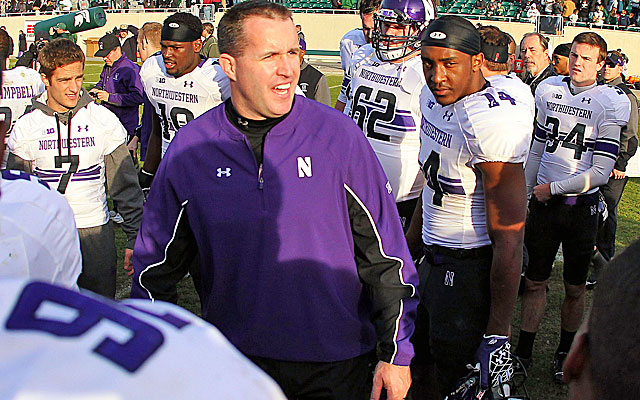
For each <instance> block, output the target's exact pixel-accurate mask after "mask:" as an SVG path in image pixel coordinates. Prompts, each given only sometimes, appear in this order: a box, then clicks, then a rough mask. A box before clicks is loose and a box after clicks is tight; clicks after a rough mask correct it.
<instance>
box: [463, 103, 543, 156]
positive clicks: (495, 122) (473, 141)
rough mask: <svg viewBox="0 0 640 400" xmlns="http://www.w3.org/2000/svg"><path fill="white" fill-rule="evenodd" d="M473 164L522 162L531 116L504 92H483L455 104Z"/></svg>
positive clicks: (528, 138)
mask: <svg viewBox="0 0 640 400" xmlns="http://www.w3.org/2000/svg"><path fill="white" fill-rule="evenodd" d="M455 109H456V115H457V117H458V122H459V124H460V127H461V128H462V131H463V132H464V137H465V140H466V143H467V146H468V147H469V151H470V153H471V156H472V158H471V163H472V164H473V165H475V164H478V163H482V162H504V163H524V162H525V160H526V158H527V154H528V151H529V145H530V143H531V135H532V130H533V116H532V115H531V113H530V111H529V107H528V105H526V104H520V103H519V102H517V101H516V100H514V99H513V98H511V97H510V96H508V94H506V92H503V91H484V92H483V93H482V94H477V95H475V96H472V97H470V98H469V99H467V100H466V101H464V102H461V103H458V104H456V106H455Z"/></svg>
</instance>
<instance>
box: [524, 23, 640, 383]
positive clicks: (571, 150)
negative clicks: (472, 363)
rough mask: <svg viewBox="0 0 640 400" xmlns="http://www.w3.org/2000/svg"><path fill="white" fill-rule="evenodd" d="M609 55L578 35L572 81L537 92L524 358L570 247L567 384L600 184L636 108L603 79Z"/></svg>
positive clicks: (557, 359)
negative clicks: (554, 272)
mask: <svg viewBox="0 0 640 400" xmlns="http://www.w3.org/2000/svg"><path fill="white" fill-rule="evenodd" d="M606 55H607V43H606V42H605V41H604V39H602V37H600V36H599V35H598V34H596V33H593V32H584V33H580V34H578V35H577V36H576V37H575V38H574V39H573V42H572V45H571V52H570V53H569V77H565V76H555V77H551V78H548V79H546V80H544V81H543V82H541V83H540V85H539V86H538V88H537V90H536V95H535V98H536V107H537V112H538V114H537V117H536V128H535V137H534V142H533V146H532V148H531V154H530V156H529V159H528V161H527V165H526V177H527V189H528V192H529V193H533V195H532V197H531V202H530V205H529V210H530V214H529V218H528V222H527V231H526V235H525V243H526V246H527V249H528V251H529V265H528V267H527V270H526V272H525V277H526V279H525V291H524V294H523V298H522V326H521V330H520V337H519V341H518V346H517V349H516V355H517V356H518V357H520V358H522V359H525V360H527V359H530V358H531V354H532V350H533V343H534V340H535V336H536V332H537V330H538V326H539V325H540V321H541V320H542V317H543V316H544V309H545V305H546V287H547V283H548V281H549V277H550V275H551V269H552V267H553V263H554V261H555V256H556V253H557V251H558V247H559V246H560V243H562V249H563V257H564V267H563V269H564V270H563V279H564V286H565V298H564V303H563V305H562V315H561V329H560V344H559V345H558V349H557V350H556V353H555V356H554V363H553V373H554V377H555V380H556V381H557V382H559V383H561V382H562V364H563V362H564V359H565V358H566V356H567V353H568V352H569V348H570V347H571V343H572V341H573V337H574V336H575V333H576V331H577V330H578V327H579V326H580V321H581V320H582V314H583V311H584V301H585V296H584V294H585V281H586V279H587V269H588V267H589V260H590V258H591V254H592V252H593V249H594V245H595V243H596V234H597V232H598V202H599V199H598V186H601V185H604V184H605V183H607V181H608V179H609V176H610V175H611V171H612V170H613V167H614V163H615V161H616V155H617V154H618V149H619V144H620V130H621V127H623V126H624V125H626V124H627V122H628V120H629V113H630V108H631V107H630V104H629V98H628V97H627V96H626V94H625V93H624V92H623V91H622V90H621V89H620V88H617V87H613V86H609V85H598V84H597V82H596V77H597V74H598V71H599V70H600V69H602V67H603V66H604V63H605V57H606ZM525 365H526V363H525Z"/></svg>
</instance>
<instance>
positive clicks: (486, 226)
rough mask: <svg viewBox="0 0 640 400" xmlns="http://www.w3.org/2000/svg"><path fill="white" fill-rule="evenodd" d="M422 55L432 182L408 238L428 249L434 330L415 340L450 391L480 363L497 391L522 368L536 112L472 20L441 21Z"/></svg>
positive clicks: (425, 164)
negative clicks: (514, 338)
mask: <svg viewBox="0 0 640 400" xmlns="http://www.w3.org/2000/svg"><path fill="white" fill-rule="evenodd" d="M421 56H422V62H423V69H424V74H425V79H426V82H427V86H426V87H424V88H423V90H422V94H421V98H420V105H421V110H422V123H421V127H420V135H421V147H420V158H419V160H420V165H421V166H422V171H423V172H424V175H425V176H426V178H427V186H425V188H424V190H423V194H422V198H421V202H420V203H419V206H418V207H416V212H415V214H414V217H413V220H412V222H411V225H410V227H409V231H408V232H407V241H408V243H409V246H410V248H411V250H412V254H414V255H416V254H419V253H420V251H421V250H422V249H424V256H425V257H424V261H423V263H422V264H421V265H420V267H419V269H418V271H419V273H420V284H421V288H420V291H421V300H422V304H423V305H424V306H425V308H426V310H427V312H428V324H427V323H426V322H425V321H424V320H423V321H422V324H424V325H428V327H427V328H425V330H426V332H427V334H426V335H423V336H422V337H420V338H416V337H415V336H414V339H413V340H414V343H415V342H416V341H418V340H422V341H426V340H428V341H429V344H430V346H431V349H430V351H431V356H432V360H433V361H434V362H435V365H436V369H437V372H438V378H439V379H438V381H439V390H440V392H441V394H442V395H445V394H448V393H449V391H450V390H451V389H452V388H453V387H454V383H455V382H456V380H458V379H460V378H462V377H464V376H466V375H467V372H468V371H467V367H466V366H467V365H468V364H470V365H476V363H477V364H478V368H479V369H480V385H481V388H482V390H483V391H487V390H489V389H490V388H491V387H494V386H496V385H498V384H499V383H500V382H501V381H506V380H508V379H509V376H510V372H511V371H512V369H511V359H510V352H509V339H508V334H509V329H510V323H511V317H512V313H513V309H514V306H515V302H516V297H517V291H518V283H519V278H520V270H521V265H522V241H523V235H524V223H525V216H526V186H525V178H524V169H523V164H524V161H525V159H526V156H527V152H528V149H529V143H530V141H531V127H532V126H533V116H532V114H531V111H530V108H529V107H528V106H527V105H526V104H520V102H519V100H518V99H516V98H514V97H512V96H511V95H510V94H509V93H508V92H506V91H505V90H503V89H500V88H496V87H494V86H493V85H490V84H487V81H486V80H485V78H484V77H483V75H482V72H481V68H482V65H483V62H484V56H483V54H482V39H481V37H480V34H479V33H478V31H477V30H476V29H475V27H474V26H473V24H471V23H470V22H469V21H467V20H465V19H464V18H461V17H457V16H445V17H442V18H439V19H436V20H434V21H432V22H431V23H430V24H429V26H428V27H427V29H426V32H425V33H424V35H423V36H422V54H421ZM503 132H508V134H504V133H503ZM419 318H420V317H419ZM418 324H419V323H417V325H418ZM417 329H418V328H416V330H417ZM478 398H480V397H478Z"/></svg>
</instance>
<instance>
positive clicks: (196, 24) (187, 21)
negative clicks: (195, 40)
mask: <svg viewBox="0 0 640 400" xmlns="http://www.w3.org/2000/svg"><path fill="white" fill-rule="evenodd" d="M171 22H177V23H179V24H180V25H186V26H187V27H188V28H189V29H190V30H192V31H194V32H198V33H202V21H200V18H198V17H196V16H195V15H193V14H190V13H185V12H177V13H175V14H173V15H169V16H168V17H167V18H166V19H165V20H164V22H163V24H164V25H168V24H170V23H171Z"/></svg>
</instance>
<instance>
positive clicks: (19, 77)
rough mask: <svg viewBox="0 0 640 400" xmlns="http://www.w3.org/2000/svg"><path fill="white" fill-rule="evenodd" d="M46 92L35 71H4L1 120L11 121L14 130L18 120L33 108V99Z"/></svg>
mask: <svg viewBox="0 0 640 400" xmlns="http://www.w3.org/2000/svg"><path fill="white" fill-rule="evenodd" d="M44 90H45V88H44V83H42V78H40V74H39V73H38V72H36V70H34V69H31V68H27V67H15V68H13V69H10V70H7V71H2V89H0V120H3V121H10V124H11V126H10V128H12V127H13V125H14V124H15V122H16V120H17V119H18V118H19V117H20V116H22V115H23V114H24V113H25V112H26V111H27V110H28V109H29V106H31V99H32V98H34V97H38V96H40V95H41V94H42V92H44ZM8 132H10V130H9V131H8ZM5 141H6V140H5Z"/></svg>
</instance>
